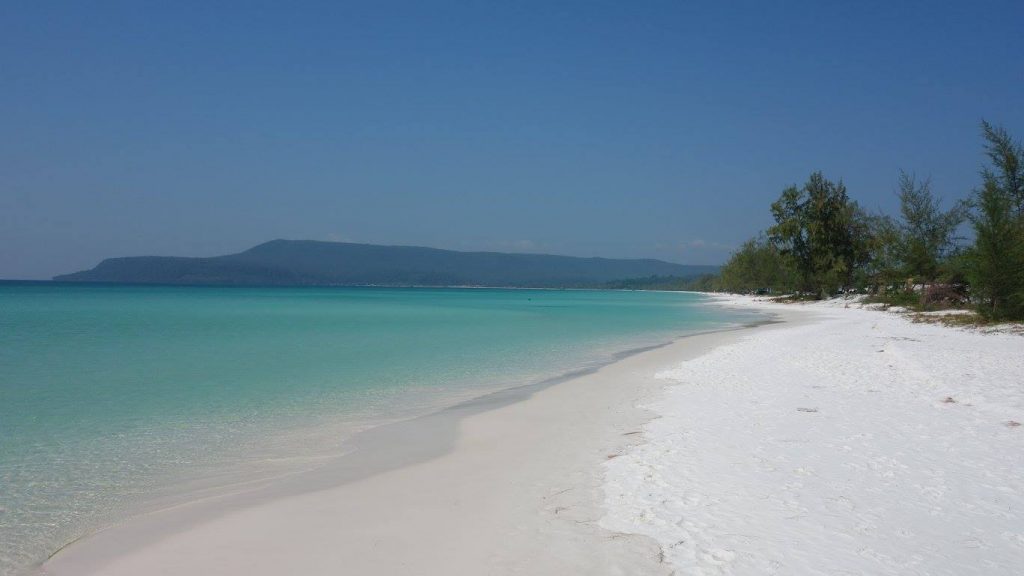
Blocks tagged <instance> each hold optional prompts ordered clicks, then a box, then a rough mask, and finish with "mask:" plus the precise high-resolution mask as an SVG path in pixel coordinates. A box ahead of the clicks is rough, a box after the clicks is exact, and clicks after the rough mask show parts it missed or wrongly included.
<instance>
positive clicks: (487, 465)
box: [43, 329, 756, 576]
mask: <svg viewBox="0 0 1024 576" xmlns="http://www.w3.org/2000/svg"><path fill="white" fill-rule="evenodd" d="M755 330H756V329H755ZM742 332H743V331H734V332H724V333H716V334H707V335H700V336H693V337H690V338H685V339H683V340H681V341H679V342H677V343H674V344H672V345H669V346H666V347H663V348H659V349H656V350H650V351H647V352H643V353H640V354H637V355H635V356H631V357H628V358H626V359H624V360H621V361H619V362H616V363H614V364H611V365H608V366H605V367H604V368H602V369H600V370H599V371H597V372H596V373H591V374H587V375H583V376H580V377H576V378H572V379H569V380H567V381H564V382H561V383H559V384H556V385H554V386H550V387H547V388H543V389H540V390H539V391H537V392H535V393H534V394H532V395H530V396H529V397H527V398H526V399H525V400H522V401H519V402H514V403H504V402H498V403H497V407H496V408H493V409H484V410H482V411H481V409H480V406H476V407H474V406H469V407H468V408H465V409H463V410H462V412H463V413H460V411H459V410H454V411H451V410H450V411H446V412H444V413H440V414H437V415H433V416H432V417H429V418H425V419H421V420H419V421H413V422H411V423H404V424H403V425H400V426H398V427H391V428H384V430H383V431H378V433H376V435H375V436H374V438H373V439H372V441H370V442H363V445H362V446H361V447H360V448H359V450H357V452H356V453H354V454H352V455H350V456H346V457H343V458H341V459H339V465H338V466H337V467H336V468H335V469H333V470H330V469H329V470H326V471H321V472H320V473H319V474H313V475H312V476H309V477H304V478H301V479H298V480H297V481H293V482H290V483H286V485H285V486H269V487H266V488H262V489H259V490H256V491H255V492H248V493H243V494H234V495H226V496H221V497H217V498H211V499H207V500H205V501H202V502H196V503H192V504H189V505H186V506H181V507H177V508H174V509H170V510H165V511H162V512H158V513H154V514H147V515H145V516H141V517H138V518H135V519H132V520H129V521H128V522H126V523H124V524H122V525H120V526H116V527H113V528H111V529H108V530H106V531H103V532H100V533H99V534H96V535H93V536H91V537H89V538H86V539H84V540H82V541H80V542H77V543H74V544H72V545H71V546H69V547H67V548H65V549H64V550H62V551H61V552H60V553H58V554H57V555H55V556H54V557H53V558H52V559H51V560H50V561H48V562H47V563H46V564H45V565H44V567H43V570H44V571H45V572H46V573H49V574H55V575H72V574H73V575H82V574H102V575H105V576H117V575H130V576H138V575H140V574H145V575H147V576H155V575H160V574H176V575H197V574H218V575H233V574H237V575H243V574H244V575H247V576H248V575H261V574H267V575H270V574H273V575H280V574H303V575H304V576H310V575H317V574H332V575H337V574H358V575H370V574H387V575H394V574H446V575H458V574H467V575H469V574H472V575H474V576H475V575H480V574H531V575H536V574H540V575H543V574H558V575H564V574H667V573H670V572H671V568H670V567H669V566H667V565H665V564H664V563H663V559H662V557H661V550H660V548H659V546H658V544H657V543H656V542H655V541H654V540H653V539H651V538H648V537H647V536H643V535H629V534H619V533H614V532H612V531H609V530H606V529H604V528H602V527H600V526H599V524H598V521H599V520H600V518H601V516H602V514H603V510H602V508H601V504H602V501H603V497H604V492H603V468H602V465H603V463H604V462H606V461H608V459H609V457H612V456H614V455H617V454H619V453H621V451H622V450H623V449H624V448H625V447H626V446H627V445H628V444H629V443H630V442H635V441H636V440H638V439H639V431H640V426H641V425H642V424H643V423H644V422H646V421H647V419H648V418H649V414H648V413H647V412H646V411H643V410H641V409H639V408H637V407H636V405H637V402H638V399H639V398H645V397H647V396H648V395H650V394H652V393H655V392H657V391H658V390H660V388H661V387H662V386H663V385H664V383H663V382H661V381H658V380H656V379H655V378H654V375H655V374H656V373H657V372H658V371H659V370H662V369H665V368H667V367H670V366H672V365H673V364H674V363H677V362H678V361H679V360H680V359H682V358H687V357H695V356H697V355H699V354H701V353H704V352H706V351H708V350H710V349H711V348H713V347H714V346H716V345H718V344H721V343H723V342H726V341H729V340H732V339H735V338H736V337H737V335H738V334H740V333H742ZM486 403H487V401H484V404H485V406H484V408H490V407H488V406H486ZM502 404H504V405H502ZM445 442H448V443H449V444H450V445H449V446H447V447H446V446H444V444H445ZM396 454H397V456H396ZM403 460H406V462H403ZM409 462H411V463H409ZM367 470H377V471H379V472H376V473H372V474H369V475H367V474H366V471H367Z"/></svg>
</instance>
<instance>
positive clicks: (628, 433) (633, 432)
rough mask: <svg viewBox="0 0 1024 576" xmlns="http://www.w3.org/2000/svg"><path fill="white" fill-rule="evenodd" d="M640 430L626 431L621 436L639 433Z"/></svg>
mask: <svg viewBox="0 0 1024 576" xmlns="http://www.w3.org/2000/svg"><path fill="white" fill-rule="evenodd" d="M640 432H641V431H640V430H634V431H632V432H626V433H625V434H623V436H632V435H633V434H640Z"/></svg>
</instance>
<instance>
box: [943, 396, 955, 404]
mask: <svg viewBox="0 0 1024 576" xmlns="http://www.w3.org/2000/svg"><path fill="white" fill-rule="evenodd" d="M942 403H943V404H956V400H955V399H954V398H953V397H952V396H946V398H945V400H943V401H942Z"/></svg>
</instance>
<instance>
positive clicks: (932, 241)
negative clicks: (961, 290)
mask: <svg viewBox="0 0 1024 576" xmlns="http://www.w3.org/2000/svg"><path fill="white" fill-rule="evenodd" d="M899 197H900V216H901V217H902V219H901V221H900V223H899V240H898V241H899V248H898V252H899V260H900V261H901V264H902V269H903V273H904V274H905V275H906V276H909V277H912V278H915V279H919V280H921V281H924V282H931V281H934V280H935V279H936V278H938V277H939V275H940V273H941V272H942V265H943V262H944V261H945V259H946V258H947V257H949V256H950V255H952V254H953V253H954V252H955V250H956V248H957V245H956V240H957V239H956V236H955V235H956V230H957V228H958V227H959V226H960V224H961V223H963V221H964V218H965V216H966V208H965V206H964V205H963V204H957V205H955V206H954V207H953V208H951V209H950V210H948V211H942V210H941V209H940V207H939V201H938V200H937V199H936V198H935V196H933V195H932V191H931V182H930V181H929V180H927V179H926V180H924V181H921V182H918V181H917V179H916V178H915V177H914V176H913V175H908V174H907V173H906V172H900V191H899Z"/></svg>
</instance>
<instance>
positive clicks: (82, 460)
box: [0, 283, 749, 574]
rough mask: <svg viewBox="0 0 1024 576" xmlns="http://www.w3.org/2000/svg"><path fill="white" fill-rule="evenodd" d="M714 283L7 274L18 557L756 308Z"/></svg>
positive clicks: (6, 438)
mask: <svg viewBox="0 0 1024 576" xmlns="http://www.w3.org/2000/svg"><path fill="white" fill-rule="evenodd" d="M701 300H702V298H701V297H699V296H696V295H692V294H679V293H651V292H611V291H554V290H490V289H485V290H476V289H422V288H417V289H383V288H381V289H378V288H265V289H264V288H202V287H139V286H87V285H59V284H52V285H47V284H26V283H5V284H0V574H13V573H17V572H19V571H22V570H25V569H26V568H27V567H30V566H32V565H35V564H38V562H40V561H41V560H42V559H44V558H45V557H46V556H47V555H48V554H49V553H51V552H53V551H54V550H55V549H57V548H58V547H60V546H61V545H63V544H65V543H67V542H68V541H70V540H72V539H74V538H75V537H78V536H80V535H81V534H83V533H86V532H88V531H89V530H90V529H94V528H96V527H98V526H101V525H103V524H105V523H108V522H110V521H113V520H115V519H116V518H117V517H118V515H120V514H124V513H125V512H127V511H129V510H131V509H133V507H135V508H137V507H139V506H142V505H144V504H145V503H146V502H152V501H154V500H155V499H157V498H159V497H165V496H166V495H167V494H170V493H174V492H175V491H179V492H180V491H181V490H185V489H187V488H188V487H192V486H199V485H204V484H203V483H204V482H205V483H206V484H216V483H217V482H218V481H220V482H227V481H229V480H230V479H237V478H239V477H244V476H245V474H244V473H245V472H247V471H252V470H255V469H257V468H258V469H260V470H262V471H263V472H268V471H274V470H276V469H277V468H274V467H275V466H277V467H280V468H282V469H286V468H288V466H292V465H298V464H302V463H305V464H306V465H311V463H312V462H315V459H316V458H317V457H323V456H325V455H330V454H336V453H338V451H339V450H340V449H341V447H342V441H343V440H344V438H345V437H346V436H347V435H349V434H350V433H351V432H352V431H353V430H355V429H358V428H359V427H365V426H367V425H370V424H373V423H377V422H381V421H387V420H389V419H395V418H401V417H409V416H414V415H416V414H419V413H423V412H425V411H429V410H431V409H435V408H438V407H440V406H443V405H446V404H451V403H452V402H455V401H457V400H458V399H461V398H466V397H468V396H473V395H478V394H481V393H485V392H487V391H491V390H494V389H497V388H501V387H507V386H512V385H517V384H524V383H529V382H535V381H538V380H540V379H543V378H546V377H551V376H555V375H557V374H559V373H562V372H565V371H567V370H572V369H576V368H579V367H581V366H585V365H588V364H594V363H599V362H602V361H607V360H608V359H610V358H611V357H612V356H613V355H614V354H615V353H617V352H621V351H624V350H628V349H632V348H636V347H640V346H647V345H653V344H659V343H663V342H666V341H668V340H670V339H672V338H674V337H677V336H679V335H682V334H685V333H688V332H694V331H700V330H708V329H714V328H720V327H723V326H725V325H727V324H735V323H738V322H744V321H748V320H749V318H743V317H740V316H738V315H737V314H738V313H729V312H725V311H722V310H720V309H717V308H712V307H707V306H699V303H700V301H701ZM232 474H234V476H232Z"/></svg>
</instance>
